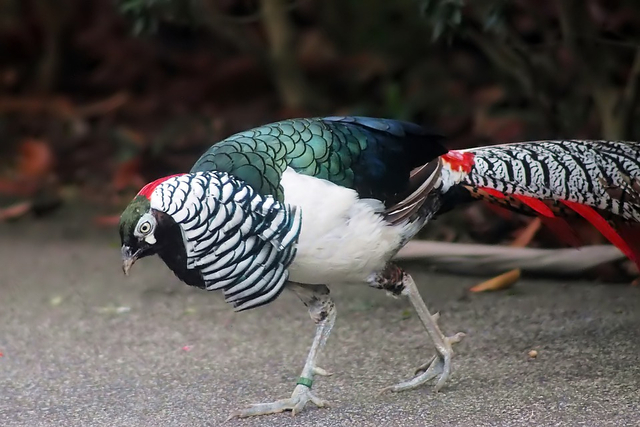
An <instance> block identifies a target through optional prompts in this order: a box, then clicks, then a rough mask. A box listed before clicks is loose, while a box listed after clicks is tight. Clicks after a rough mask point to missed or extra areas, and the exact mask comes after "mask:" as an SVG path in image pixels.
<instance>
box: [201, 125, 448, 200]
mask: <svg viewBox="0 0 640 427" xmlns="http://www.w3.org/2000/svg"><path fill="white" fill-rule="evenodd" d="M440 139H441V137H440V136H439V135H436V134H434V133H433V132H430V131H428V130H426V129H424V128H422V127H420V126H417V125H414V124H410V123H405V122H399V121H395V120H385V119H372V118H363V117H327V118H309V119H292V120H284V121H281V122H277V123H271V124H268V125H264V126H261V127H257V128H255V129H251V130H248V131H245V132H241V133H238V134H235V135H232V136H230V137H229V138H227V139H225V140H223V141H221V142H219V143H217V144H215V145H213V146H212V147H211V148H210V149H209V150H207V151H206V152H205V153H204V154H203V155H202V157H200V159H199V160H198V161H197V162H196V163H195V165H194V166H193V168H192V169H191V172H200V171H210V170H217V171H223V172H227V173H229V174H232V175H234V176H236V177H237V178H239V179H242V180H243V181H245V182H246V183H247V184H249V185H250V186H251V187H253V188H254V189H255V190H256V191H257V192H259V193H260V194H263V195H273V196H275V197H276V198H277V199H278V200H279V201H283V200H284V194H283V189H282V186H281V185H280V179H281V176H282V173H283V172H284V170H285V169H286V168H287V167H291V168H292V169H293V170H295V171H296V172H298V173H301V174H305V175H309V176H313V177H317V178H322V179H326V180H328V181H331V182H333V183H335V184H337V185H341V186H344V187H348V188H353V189H356V190H357V191H358V192H359V193H361V195H362V196H365V197H378V198H379V199H381V200H385V199H386V198H387V197H388V196H390V195H393V194H396V193H398V192H400V191H401V190H403V189H404V186H405V185H406V182H407V180H408V177H409V171H410V170H411V168H413V167H416V166H418V165H421V164H424V163H426V162H428V161H430V160H432V159H433V158H435V157H437V156H438V155H440V154H443V153H444V152H446V150H445V149H444V148H442V147H441V146H440V145H439V144H438V143H437V142H438V141H439V140H440Z"/></svg>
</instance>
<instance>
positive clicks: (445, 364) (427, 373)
mask: <svg viewBox="0 0 640 427" xmlns="http://www.w3.org/2000/svg"><path fill="white" fill-rule="evenodd" d="M436 316H437V314H434V315H433V316H432V318H434V320H437V317H436ZM465 336H466V335H465V334H464V333H463V332H458V333H457V334H455V335H453V336H450V337H444V343H445V346H446V348H447V350H446V351H445V352H444V354H436V355H435V356H433V357H432V358H431V359H429V361H428V362H426V363H424V364H422V365H420V366H419V367H418V368H417V369H416V371H415V374H414V377H413V378H411V379H409V380H406V381H403V382H401V383H398V384H395V385H392V386H389V387H384V388H383V389H381V390H380V392H379V393H378V395H380V394H383V393H386V392H388V391H391V392H400V391H405V390H411V389H414V388H417V387H419V386H421V385H422V384H424V383H426V382H428V381H431V380H432V379H434V378H438V380H437V382H436V385H435V387H434V390H435V391H436V392H437V391H439V390H440V389H441V388H442V386H443V385H444V383H445V382H446V381H447V379H449V376H450V375H451V358H452V356H453V349H452V346H453V344H456V343H459V342H460V341H462V339H463V338H464V337H465Z"/></svg>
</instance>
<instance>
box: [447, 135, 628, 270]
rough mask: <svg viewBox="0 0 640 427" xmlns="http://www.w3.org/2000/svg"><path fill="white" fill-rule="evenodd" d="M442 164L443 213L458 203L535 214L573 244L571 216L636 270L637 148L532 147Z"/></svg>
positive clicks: (462, 156)
mask: <svg viewBox="0 0 640 427" xmlns="http://www.w3.org/2000/svg"><path fill="white" fill-rule="evenodd" d="M441 159H442V164H443V186H444V188H443V190H444V191H445V201H448V202H449V205H451V204H455V203H457V202H459V201H460V200H462V199H461V197H460V196H461V195H464V196H466V197H467V198H476V199H484V200H487V201H489V202H491V203H496V204H500V205H502V206H505V207H508V208H511V209H516V210H519V211H522V212H525V213H529V214H536V215H539V216H541V218H542V219H543V221H544V222H545V223H546V224H547V225H548V226H550V227H552V228H553V229H554V231H556V232H557V233H558V234H559V235H563V236H565V237H566V239H567V240H569V241H570V242H573V243H578V242H576V239H575V235H574V234H571V232H570V227H569V226H568V224H566V222H565V221H564V220H563V219H562V217H566V216H571V215H575V214H578V215H580V216H582V217H584V218H585V219H586V220H588V221H589V222H591V223H592V224H593V225H594V226H595V227H596V228H597V229H598V230H599V231H600V232H601V233H602V234H603V235H604V236H605V237H607V238H608V239H609V240H610V241H611V242H612V243H613V244H615V245H616V246H617V247H618V248H619V249H620V250H622V252H624V253H625V254H626V255H627V256H628V257H629V258H630V259H632V260H633V261H635V262H636V263H637V264H639V265H640V245H639V244H638V243H639V242H638V237H639V236H640V234H638V232H637V230H638V228H637V225H638V224H639V223H640V143H638V142H623V141H575V140H565V141H535V142H525V143H517V144H506V145H500V146H490V147H481V148H474V149H469V150H464V151H451V152H449V153H448V154H446V155H444V156H442V158H441Z"/></svg>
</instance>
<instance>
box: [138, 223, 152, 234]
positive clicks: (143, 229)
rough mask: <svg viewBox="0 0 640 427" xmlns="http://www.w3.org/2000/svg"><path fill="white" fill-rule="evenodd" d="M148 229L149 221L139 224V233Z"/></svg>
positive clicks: (146, 231)
mask: <svg viewBox="0 0 640 427" xmlns="http://www.w3.org/2000/svg"><path fill="white" fill-rule="evenodd" d="M150 231H151V224H150V223H149V222H143V223H142V224H141V225H140V233H142V234H147V233H148V232H150Z"/></svg>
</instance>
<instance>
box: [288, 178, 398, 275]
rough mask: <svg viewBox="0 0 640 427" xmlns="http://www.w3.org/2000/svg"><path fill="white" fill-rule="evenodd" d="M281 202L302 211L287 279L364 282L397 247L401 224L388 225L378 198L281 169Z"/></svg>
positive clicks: (380, 267)
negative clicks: (365, 197)
mask: <svg viewBox="0 0 640 427" xmlns="http://www.w3.org/2000/svg"><path fill="white" fill-rule="evenodd" d="M282 186H283V188H284V195H285V203H287V204H292V205H296V206H299V207H300V208H301V209H302V231H301V233H300V237H299V240H298V249H297V253H296V256H295V258H294V260H293V263H292V264H291V265H290V266H289V280H292V281H295V282H300V283H314V284H321V283H322V284H333V283H344V282H364V281H366V279H367V277H368V276H369V275H370V274H371V273H374V272H377V271H379V270H380V269H382V268H383V267H384V265H385V264H386V262H387V261H388V260H389V259H390V258H391V257H392V256H393V255H394V254H395V252H396V251H397V250H398V249H399V247H400V245H401V242H402V240H403V239H402V236H403V232H404V231H405V228H406V226H402V225H400V226H391V225H389V224H388V223H387V222H386V221H384V219H383V218H382V216H381V215H380V214H379V212H381V211H382V210H383V209H384V206H383V205H382V203H381V202H379V201H377V200H372V199H359V198H358V194H357V193H356V192H355V191H354V190H351V189H348V188H344V187H340V186H338V185H335V184H332V183H331V182H328V181H325V180H323V179H319V178H313V177H310V176H307V175H302V174H298V173H296V172H295V171H294V170H292V169H287V170H286V171H285V172H284V174H283V175H282Z"/></svg>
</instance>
